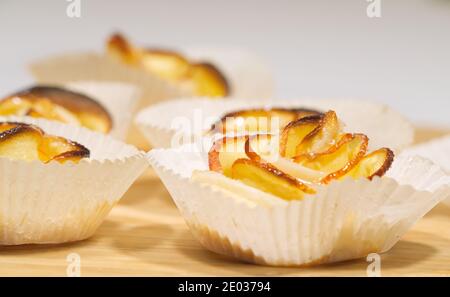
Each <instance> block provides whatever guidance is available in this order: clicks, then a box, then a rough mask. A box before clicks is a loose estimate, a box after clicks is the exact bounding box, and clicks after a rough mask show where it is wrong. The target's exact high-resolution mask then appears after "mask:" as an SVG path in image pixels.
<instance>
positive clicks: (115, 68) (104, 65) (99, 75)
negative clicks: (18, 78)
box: [30, 53, 189, 107]
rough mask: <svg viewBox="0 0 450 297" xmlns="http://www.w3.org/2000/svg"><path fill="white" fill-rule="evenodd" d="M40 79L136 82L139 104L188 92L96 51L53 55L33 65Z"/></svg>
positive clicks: (65, 81)
mask: <svg viewBox="0 0 450 297" xmlns="http://www.w3.org/2000/svg"><path fill="white" fill-rule="evenodd" d="M30 71H31V74H32V75H33V76H34V78H35V79H36V81H37V82H38V83H43V84H66V83H69V82H73V81H107V82H111V81H117V82H124V83H129V84H132V85H135V86H137V87H139V89H140V91H141V98H140V100H139V102H138V107H144V106H148V105H150V104H153V103H156V102H160V101H164V100H167V99H170V98H176V97H179V96H187V95H189V93H188V92H187V91H186V90H183V89H181V88H179V87H176V86H175V85H173V84H170V83H168V82H166V81H164V80H162V79H160V78H159V77H157V76H155V75H152V74H151V73H148V72H147V71H144V70H142V69H138V68H134V67H128V66H127V65H124V64H122V63H120V62H118V61H115V60H114V59H111V58H108V57H106V56H104V55H101V54H96V53H75V54H66V55H60V56H54V57H50V58H47V59H43V60H40V61H37V62H34V63H32V64H31V65H30Z"/></svg>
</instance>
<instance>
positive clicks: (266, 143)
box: [245, 135, 325, 184]
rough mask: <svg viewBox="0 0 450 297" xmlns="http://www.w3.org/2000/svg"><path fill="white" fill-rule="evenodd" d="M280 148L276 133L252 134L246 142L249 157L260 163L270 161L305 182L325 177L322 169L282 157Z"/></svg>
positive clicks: (313, 181) (316, 180)
mask: <svg viewBox="0 0 450 297" xmlns="http://www.w3.org/2000/svg"><path fill="white" fill-rule="evenodd" d="M278 148H279V146H278V138H277V137H276V136H274V135H255V136H250V137H249V138H248V139H247V141H246V142H245V152H246V154H247V157H248V158H249V159H251V160H253V161H255V162H260V163H270V164H271V165H272V166H274V167H276V168H277V169H279V170H280V171H282V172H284V173H287V174H288V175H290V176H292V177H295V178H297V179H299V180H300V181H301V182H302V183H304V184H311V183H317V182H320V180H321V179H322V178H324V177H325V174H324V173H323V172H322V171H319V170H312V169H310V168H307V167H304V166H301V165H299V164H297V163H295V162H293V161H292V160H290V159H287V158H283V157H281V156H280V155H279V151H278Z"/></svg>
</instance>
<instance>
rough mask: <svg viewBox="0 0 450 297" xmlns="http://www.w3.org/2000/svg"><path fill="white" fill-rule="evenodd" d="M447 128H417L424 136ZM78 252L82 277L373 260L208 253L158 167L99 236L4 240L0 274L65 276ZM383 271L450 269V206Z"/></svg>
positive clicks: (284, 272) (350, 266)
mask: <svg viewBox="0 0 450 297" xmlns="http://www.w3.org/2000/svg"><path fill="white" fill-rule="evenodd" d="M445 133H446V131H443V130H439V129H430V128H423V129H418V133H417V134H418V135H417V141H418V142H422V141H425V140H429V139H432V138H434V137H438V136H441V135H443V134H445ZM72 253H76V254H77V255H79V256H80V261H81V262H80V263H81V275H82V276H103V275H105V276H118V275H136V276H235V275H240V276H255V275H257V276H297V275H298V276H302V275H305V276H349V275H356V276H365V275H366V270H367V267H368V264H369V263H368V262H366V261H365V259H360V260H354V261H348V262H343V263H336V264H330V265H322V266H317V267H312V268H274V267H264V266H257V265H252V264H246V263H241V262H238V261H236V260H234V259H230V258H227V257H224V256H220V255H216V254H214V253H212V252H209V251H207V250H205V249H203V248H202V247H201V246H200V245H199V244H198V243H197V242H196V241H195V239H194V238H193V237H192V236H191V234H190V233H189V230H188V229H187V227H186V225H185V224H184V222H183V219H182V218H181V216H180V215H179V214H178V211H177V209H176V207H175V205H174V204H173V202H172V200H171V198H170V196H169V194H168V193H167V191H166V189H165V188H164V186H163V185H162V183H161V182H160V181H159V180H158V178H157V177H156V176H155V174H154V173H153V171H152V170H151V169H149V170H148V171H147V172H146V173H145V174H144V175H143V176H142V177H141V178H140V179H139V180H138V181H137V182H136V183H135V184H134V185H133V186H132V187H131V188H130V190H129V191H128V192H127V194H126V195H125V197H124V198H123V199H122V201H121V203H120V204H119V205H118V206H117V207H115V208H114V209H113V211H112V212H111V214H110V215H109V217H108V218H107V220H106V221H105V222H104V223H103V225H102V226H101V227H100V229H99V230H98V232H97V233H96V235H95V236H94V237H93V238H91V239H89V240H86V241H83V242H78V243H71V244H63V245H55V246H48V245H47V246H17V247H0V275H3V276H11V275H14V276H30V275H39V276H43V275H50V276H66V275H67V274H66V271H67V268H68V265H69V263H70V262H68V260H67V258H68V256H69V255H70V254H72ZM381 274H382V275H383V276H408V275H409V276H412V275H414V276H417V275H427V276H430V275H435V276H444V275H445V276H450V208H446V207H444V206H438V207H437V208H435V209H434V210H433V211H432V212H431V213H429V214H428V215H427V216H426V217H425V218H423V219H422V220H420V221H419V223H418V224H417V225H416V226H415V227H414V228H413V229H412V230H410V231H409V232H408V233H407V234H406V235H405V236H404V237H403V238H402V240H400V242H399V243H397V245H395V247H394V248H393V249H392V250H391V251H389V252H388V253H386V254H384V255H382V256H381Z"/></svg>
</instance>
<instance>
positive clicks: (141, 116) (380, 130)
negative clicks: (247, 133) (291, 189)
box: [135, 98, 414, 152]
mask: <svg viewBox="0 0 450 297" xmlns="http://www.w3.org/2000/svg"><path fill="white" fill-rule="evenodd" d="M261 107H288V108H289V107H297V108H298V107H304V108H311V109H317V110H319V111H328V110H334V111H336V113H337V115H338V117H339V119H340V120H342V121H343V122H344V124H345V126H346V127H345V130H346V131H352V132H355V133H356V132H357V133H364V134H366V135H367V136H368V137H369V138H370V146H371V147H373V148H379V147H389V148H391V149H393V150H395V151H396V152H399V151H400V150H402V149H404V148H405V147H407V146H409V145H410V144H411V143H412V142H413V140H414V128H413V126H412V125H411V124H410V123H409V122H408V121H407V120H406V119H405V118H404V117H403V116H401V115H400V114H399V113H397V112H396V111H394V110H392V109H390V108H389V107H387V106H385V105H381V104H376V103H371V102H367V101H361V100H318V99H299V100H284V101H281V100H276V101H275V100H274V101H272V102H254V101H253V102H249V101H245V100H232V99H231V98H230V99H228V100H227V99H224V100H214V101H212V100H208V99H205V98H197V99H191V100H183V99H180V100H174V101H171V102H164V103H159V104H156V105H154V106H151V107H148V108H146V109H144V110H142V111H140V112H139V113H138V115H137V117H136V120H135V122H136V123H137V125H138V126H139V127H140V129H141V130H142V131H143V133H144V135H145V136H146V138H147V139H148V141H149V142H150V143H151V144H152V145H153V146H154V147H155V148H169V147H174V143H172V140H174V136H177V139H179V138H181V137H180V135H183V136H184V138H185V139H194V137H197V138H198V137H200V136H202V135H204V133H205V131H207V130H208V129H209V128H210V127H211V125H212V124H213V123H214V122H215V121H217V120H219V119H220V118H221V117H222V116H223V115H224V114H226V113H228V112H231V111H235V110H239V109H245V108H261ZM180 123H181V124H180ZM191 141H193V140H191ZM173 142H175V145H176V144H177V141H173Z"/></svg>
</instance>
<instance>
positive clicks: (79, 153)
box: [45, 140, 91, 163]
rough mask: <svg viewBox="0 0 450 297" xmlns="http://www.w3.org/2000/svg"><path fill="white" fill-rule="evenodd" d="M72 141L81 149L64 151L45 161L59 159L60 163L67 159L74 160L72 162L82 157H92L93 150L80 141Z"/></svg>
mask: <svg viewBox="0 0 450 297" xmlns="http://www.w3.org/2000/svg"><path fill="white" fill-rule="evenodd" d="M69 141H70V140H69ZM70 142H71V143H72V144H74V145H76V146H77V148H78V149H79V150H73V151H68V152H64V153H62V154H59V155H57V156H54V157H53V158H51V159H50V160H48V161H47V162H45V163H49V162H51V161H57V162H59V163H65V162H67V161H72V162H75V163H77V162H78V161H79V160H80V159H83V158H89V157H90V155H91V152H90V151H89V150H88V149H87V148H86V147H84V146H82V145H81V144H79V143H76V142H73V141H70Z"/></svg>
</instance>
